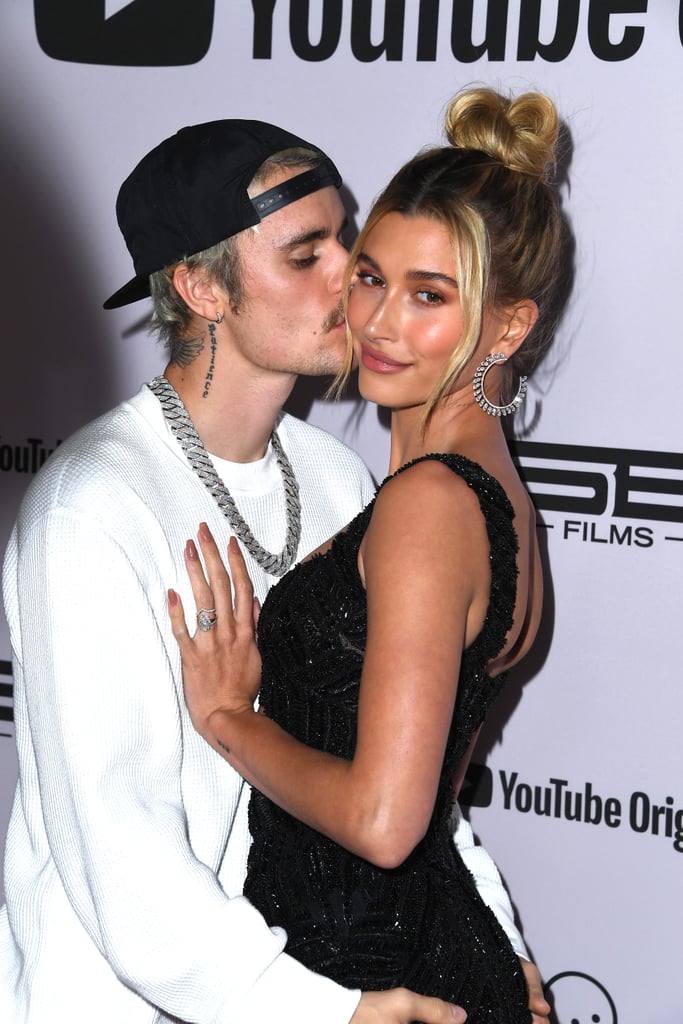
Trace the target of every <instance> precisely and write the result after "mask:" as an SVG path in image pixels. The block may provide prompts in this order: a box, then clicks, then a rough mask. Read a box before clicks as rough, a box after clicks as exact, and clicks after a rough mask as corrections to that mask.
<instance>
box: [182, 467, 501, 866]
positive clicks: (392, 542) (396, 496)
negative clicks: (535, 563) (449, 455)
mask: <svg viewBox="0 0 683 1024" xmlns="http://www.w3.org/2000/svg"><path fill="white" fill-rule="evenodd" d="M200 544H201V547H202V553H203V555H204V558H205V561H206V566H207V571H208V576H209V579H210V580H211V581H212V585H211V587H209V585H208V584H207V582H206V580H205V578H204V573H203V571H202V568H201V564H200V562H199V559H198V558H197V557H196V551H194V550H193V546H192V545H190V546H188V553H189V556H190V557H188V568H189V571H190V576H191V579H192V583H193V591H194V594H195V598H196V600H197V603H198V606H199V607H209V608H212V607H215V608H216V611H217V614H218V623H217V626H216V627H214V628H213V629H212V630H211V631H210V632H208V633H198V634H197V635H196V636H195V637H194V638H190V637H189V635H188V634H187V631H186V628H185V625H184V618H183V615H182V609H181V607H180V604H179V599H177V598H174V597H173V596H171V598H170V601H169V605H170V611H171V617H172V620H173V627H174V633H175V635H176V638H177V639H178V642H179V644H180V648H181V653H182V655H183V669H184V678H185V687H186V699H187V702H188V707H189V708H190V713H191V715H192V718H193V722H194V724H195V727H196V728H197V729H198V731H199V732H200V733H201V734H202V735H203V736H204V738H205V739H207V740H208V742H209V743H211V745H212V746H214V747H215V748H216V749H218V750H220V751H221V753H222V754H223V755H224V756H225V757H226V759H227V760H228V761H230V763H231V764H232V765H233V766H234V767H235V768H236V769H237V770H238V771H239V772H240V773H241V774H242V775H243V776H244V777H245V778H246V779H247V780H248V781H249V782H251V783H252V784H253V785H255V786H256V787H257V788H258V789H259V790H261V792H263V793H265V794H266V795H267V796H268V797H269V798H270V799H272V800H273V801H274V802H276V803H277V804H279V805H280V806H281V807H283V808H284V809H285V810H286V811H288V812H289V813H290V814H292V815H294V816H295V817H297V818H299V819H300V820H302V821H304V822H306V823H307V824H308V825H310V826H311V827H313V828H315V829H317V830H318V831H320V832H323V833H324V834H326V835H328V836H330V837H331V838H332V839H334V840H335V841H336V842H338V843H340V844H341V845H343V846H345V847H346V848H347V849H349V850H351V851H352V852H354V853H356V854H358V855H360V856H362V857H365V858H366V859H368V860H371V861H373V862H374V863H376V864H378V865H380V866H383V867H394V866H396V865H397V864H400V863H401V862H402V861H403V860H404V859H405V858H406V857H407V856H408V854H409V853H410V852H411V851H412V850H413V848H414V847H415V845H416V844H417V843H418V842H419V840H420V839H421V838H422V836H423V835H424V833H425V831H426V828H427V825H428V823H429V819H430V817H431V813H432V809H433V806H434V799H435V795H436V790H437V785H438V780H439V774H440V771H441V765H442V762H443V756H444V751H445V746H446V739H447V736H448V731H449V728H450V722H451V718H452V712H453V706H454V702H455V695H456V689H457V680H458V672H459V668H460V657H461V654H462V650H463V648H464V646H466V645H467V644H468V643H470V642H471V640H472V639H474V637H475V636H476V635H477V633H478V632H479V630H480V629H481V625H482V623H483V620H484V616H485V613H486V607H487V605H488V594H489V583H490V572H489V562H488V555H489V547H488V538H487V536H486V528H485V524H484V520H483V517H482V515H481V512H480V510H479V505H478V501H477V498H476V496H475V495H474V494H473V493H472V492H471V490H470V489H469V488H468V487H467V485H466V484H465V483H464V482H463V481H462V480H461V479H460V478H459V477H457V476H456V475H455V474H453V473H452V472H451V471H450V470H449V469H447V468H446V467H444V466H443V465H441V464H440V463H437V462H423V463H419V464H417V465H416V466H414V467H412V468H411V469H410V470H408V471H406V472H404V473H402V474H401V475H400V476H398V477H395V478H394V479H392V480H391V481H389V483H387V484H386V485H385V486H384V488H383V489H382V491H381V492H380V494H379V496H378V498H377V501H376V503H375V508H374V510H373V515H372V519H371V521H370V525H369V527H368V530H367V533H366V536H365V538H364V540H363V543H362V550H361V559H359V562H360V564H359V569H360V571H361V573H362V576H363V578H364V582H365V586H366V590H367V601H368V638H367V649H366V654H365V661H364V665H363V671H362V677H361V689H360V703H359V712H358V735H357V744H356V750H355V755H354V758H353V760H351V761H347V760H344V759H341V758H337V757H333V756H331V755H328V754H325V753H322V752H320V751H317V750H313V749H311V748H308V747H306V746H304V745H303V744H301V743H299V742H298V741H296V740H294V739H293V738H292V737H291V736H289V735H288V734H287V733H286V732H284V731H283V730H282V729H280V728H279V726H277V725H276V724H275V723H274V722H272V721H270V720H269V719H267V718H266V717H265V716H263V715H259V714H257V713H255V712H254V711H253V709H252V702H253V699H254V697H255V694H256V690H257V688H258V675H259V661H258V653H257V651H256V647H255V644H254V635H253V606H252V596H251V586H250V583H249V579H248V576H247V573H246V569H245V566H244V562H243V560H242V557H241V555H240V554H239V551H238V549H237V545H236V544H235V542H234V541H233V542H231V545H230V548H229V558H230V567H231V571H232V575H233V581H234V601H235V605H234V614H233V611H232V600H231V586H230V581H229V578H228V575H227V573H226V571H225V568H224V567H223V564H222V561H221V559H220V556H219V554H218V551H217V549H216V546H215V543H214V542H213V540H212V539H211V538H210V535H208V531H205V530H204V529H202V531H200ZM193 554H194V557H192V556H193ZM236 676H237V678H236Z"/></svg>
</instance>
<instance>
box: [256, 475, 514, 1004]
mask: <svg viewBox="0 0 683 1024" xmlns="http://www.w3.org/2000/svg"><path fill="white" fill-rule="evenodd" d="M426 457H427V458H435V459H439V460H440V461H441V462H443V463H444V464H445V465H447V466H448V467H449V468H450V469H452V470H453V472H455V473H457V474H458V475H459V476H461V477H462V478H463V479H464V480H465V481H466V482H467V484H468V485H469V486H470V487H471V488H472V489H473V490H474V492H475V493H476V494H477V497H478V499H479V503H480V506H481V510H482V512H483V515H484V518H485V521H486V527H487V531H488V537H489V544H490V560H491V581H492V582H491V595H490V600H489V608H488V612H487V615H486V620H485V623H484V626H483V629H482V631H481V633H480V634H479V636H478V637H477V638H476V640H475V641H474V642H473V643H472V644H471V645H470V647H469V648H468V649H467V650H466V651H465V652H464V653H463V657H462V664H461V670H460V678H459V683H458V691H457V698H456V704H455V712H454V716H453V723H452V725H451V730H450V734H449V737H448V743H447V748H446V754H445V759H444V764H443V769H442V772H441V777H440V782H439V787H438V792H437V797H436V804H435V807H434V812H433V815H432V818H431V822H430V825H429V828H428V831H427V833H426V835H425V837H424V839H423V840H422V841H421V842H420V843H419V845H418V846H417V847H416V849H415V850H414V851H413V853H411V855H410V856H409V857H408V859H407V860H406V861H405V862H404V863H403V864H402V865H401V866H400V867H398V868H395V869H391V870H386V869H382V868H378V867H375V866H374V865H373V864H371V863H369V862H368V861H366V860H364V859H363V858H361V857H358V856H355V855H354V854H352V853H349V852H348V851H347V850H345V849H344V848H343V847H341V846H339V845H338V844H337V843H335V842H333V841H332V840H331V839H328V838H327V837H326V836H323V835H321V834H320V833H319V832H316V831H315V830H313V829H311V828H309V827H308V826H306V825H304V824H302V823H301V822H300V821H297V820H296V819H295V818H292V817H291V816H290V815H289V814H287V813H285V811H283V810H281V809H280V808H279V807H277V806H276V805H275V804H273V803H272V802H271V801H270V800H268V799H267V798H266V797H264V796H263V795H262V794H261V793H258V792H257V791H254V793H253V794H252V797H251V803H250V808H249V825H250V829H251V833H252V837H253V845H252V847H251V852H250V855H249V864H248V876H247V881H246V884H245V888H244V892H245V895H246V896H247V897H248V898H249V899H250V900H251V902H252V903H253V904H254V905H255V906H256V907H258V908H259V910H260V911H261V912H262V913H263V915H264V916H265V918H266V920H267V921H268V923H269V924H270V925H274V924H278V925H282V926H283V927H284V928H285V929H286V931H287V934H288V942H287V952H288V953H289V954H291V955H292V956H294V957H296V958H297V959H298V960H300V961H301V962H302V963H304V964H305V965H306V966H307V967H310V968H311V969H312V970H314V971H317V972H318V973H320V974H325V975H327V976H328V977H330V978H333V979H334V980H336V981H338V982H339V983H340V984H342V985H345V986H346V987H349V988H360V989H363V990H371V989H386V988H392V987H394V986H396V985H405V986H407V987H408V988H411V989H413V990H414V991H416V992H421V993H424V994H428V995H438V996H441V997H442V998H445V999H448V1000H451V1001H453V1002H455V1003H458V1004H459V1005H461V1006H464V1007H465V1008H466V1009H467V1011H468V1013H469V1017H468V1024H480V1022H482V1021H486V1022H494V1021H495V1022H496V1024H507V1022H510V1024H512V1022H514V1024H529V1021H530V1013H529V1010H528V995H527V990H526V985H525V982H524V977H523V974H522V971H521V968H520V964H519V960H518V959H517V956H516V955H515V953H514V951H513V950H512V947H511V945H510V943H509V940H508V939H507V937H506V936H505V934H504V933H503V931H502V929H501V927H500V925H499V924H498V922H497V920H496V919H495V917H494V915H493V914H492V913H491V911H489V910H488V908H487V907H486V906H485V904H484V903H483V901H482V900H481V897H480V896H479V894H478V892H477V889H476V886H475V884H474V881H473V879H472V876H471V874H470V873H469V871H468V870H467V868H466V867H465V865H464V864H463V861H462V860H461V858H460V856H459V854H458V852H457V848H456V847H455V844H454V843H453V840H452V836H451V829H450V815H451V808H452V801H453V790H452V778H453V775H454V772H455V769H456V766H457V764H458V762H459V760H460V758H461V757H462V755H463V754H464V752H465V751H466V749H467V746H468V743H469V740H470V737H471V735H472V733H473V732H474V731H475V730H476V729H477V728H478V726H479V725H480V724H481V723H482V721H483V719H484V716H485V714H486V711H487V709H488V707H489V705H490V704H491V702H492V701H493V699H494V697H495V696H496V694H497V693H498V691H499V689H500V686H501V682H502V679H501V677H498V678H497V679H495V680H492V679H491V678H490V677H489V676H488V675H487V674H486V665H487V663H488V662H489V661H490V660H491V658H493V657H495V655H496V654H497V653H498V652H499V651H500V650H501V648H502V646H503V643H504V640H505V636H506V633H507V632H508V630H509V628H510V626H511V624H512V613H513V608H514V603H515V595H516V586H517V567H516V552H517V537H516V534H515V531H514V528H513V526H512V518H513V515H514V513H513V510H512V506H511V505H510V502H509V501H508V498H507V496H506V495H505V493H504V491H503V490H502V488H501V487H500V485H499V484H498V482H497V481H496V480H494V479H493V478H492V477H490V476H489V475H488V474H487V473H485V472H484V470H483V469H482V468H481V467H480V466H478V465H477V464H475V463H473V462H470V461H469V460H467V459H465V458H463V457H461V456H457V455H430V456H426ZM417 461H421V460H417ZM412 464H413V463H409V465H412ZM407 468H408V467H407V466H404V467H403V468H402V469H401V470H399V472H403V471H404V470H405V469H407ZM373 504H374V502H373V503H371V504H370V505H368V507H367V508H366V509H365V510H364V511H363V512H361V513H360V515H358V516H357V517H356V518H355V519H354V520H353V522H352V523H351V524H350V525H349V526H348V528H347V529H346V530H344V531H343V532H342V533H340V534H339V535H338V536H337V537H336V539H335V540H334V542H333V544H332V546H331V548H330V549H329V551H327V552H325V554H323V555H319V556H314V557H313V558H311V559H310V560H309V561H306V562H303V563H302V564H300V565H298V566H297V567H296V568H295V569H294V570H292V571H291V572H290V573H288V574H287V575H286V576H285V577H283V579H282V580H281V581H280V582H279V583H278V584H277V586H275V587H273V588H272V589H271V591H270V593H269V594H268V597H267V600H266V601H265V603H264V606H263V610H262V612H261V617H260V620H259V646H260V649H261V655H262V659H263V678H262V686H261V697H260V699H261V703H262V705H263V708H264V710H265V711H266V713H267V714H268V715H269V716H270V717H271V718H272V719H274V720H275V721H276V722H278V723H279V724H280V725H281V726H282V727H283V728H284V729H286V730H287V732H289V733H291V734H292V735H293V736H295V737H296V738H297V739H298V740H300V741H301V742H302V743H305V744H307V745H308V746H311V747H315V748H317V749H320V750H325V751H328V752H329V753H331V754H335V755H337V756H339V757H344V758H351V757H352V756H353V752H354V746H355V737H356V719H357V710H358V692H359V683H360V675H361V669H362V665H363V652H364V648H365V640H366V619H367V616H366V598H365V590H364V588H363V585H362V583H361V580H360V578H359V575H358V568H357V555H358V547H359V544H360V542H361V540H362V538H363V535H364V534H365V531H366V529H367V526H368V523H369V520H370V516H371V515H372V509H373Z"/></svg>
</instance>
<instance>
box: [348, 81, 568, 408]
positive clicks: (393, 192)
mask: <svg viewBox="0 0 683 1024" xmlns="http://www.w3.org/2000/svg"><path fill="white" fill-rule="evenodd" d="M445 131H446V137H447V139H448V143H449V145H448V146H445V147H442V148H438V149H429V150H426V151H424V152H421V153H418V155H417V156H416V157H414V158H413V159H412V160H410V161H409V162H408V163H407V164H405V165H404V166H403V167H402V168H401V169H400V170H399V171H398V172H397V173H396V174H395V175H394V177H393V178H392V180H391V181H390V182H389V184H388V185H387V187H386V188H385V189H384V191H383V192H382V193H381V194H380V196H379V197H378V198H377V199H376V200H375V202H374V204H373V206H372V209H371V210H370V213H369V215H368V219H367V221H366V223H365V225H364V227H363V229H362V231H361V232H360V235H359V236H358V239H357V240H356V243H355V245H354V246H353V249H352V251H351V254H350V258H349V265H348V267H347V271H346V277H345V282H344V294H345V295H346V296H347V297H348V293H349V288H350V284H351V279H352V276H353V271H354V267H355V263H356V260H357V257H358V254H359V253H360V252H361V251H362V250H363V247H364V245H365V242H366V239H367V237H368V235H369V233H370V232H371V231H372V229H373V228H374V227H375V225H376V224H377V223H378V222H379V221H380V220H381V219H382V217H385V216H386V215H387V214H388V213H401V214H403V215H404V216H406V217H417V216H419V217H430V218H432V219H434V220H435V221H438V222H439V223H440V224H443V225H444V226H445V227H446V229H447V230H448V233H449V236H450V239H451V243H452V248H453V259H454V263H455V271H456V277H457V280H458V286H459V290H460V303H461V309H462V316H463V333H462V336H461V338H460V341H459V344H458V345H457V347H456V349H455V351H454V352H453V354H452V356H451V358H450V360H449V362H448V365H447V366H446V368H445V370H444V373H443V374H442V376H441V379H440V380H439V381H438V382H437V384H436V385H435V387H434V388H433V390H432V392H431V394H430V395H429V396H428V398H427V401H426V404H425V411H424V416H423V423H424V424H426V423H427V421H428V419H429V417H430V415H431V413H432V412H433V410H434V407H435V405H436V404H437V402H438V401H439V400H440V399H441V398H443V397H444V396H445V395H446V394H448V393H449V392H450V391H451V390H452V389H453V387H454V385H455V383H456V381H457V379H458V377H459V375H460V374H461V373H462V371H463V369H464V367H465V366H466V365H467V363H468V362H469V361H470V359H471V358H472V355H473V353H474V351H475V349H476V347H477V344H478V342H479V338H480V334H481V329H482V322H483V317H484V313H485V312H486V311H492V310H495V309H496V308H501V307H503V306H505V305H509V304H512V303H514V302H517V301H520V300H522V299H533V301H534V302H535V303H536V305H537V306H538V310H539V316H538V320H537V323H536V326H535V327H534V328H533V330H532V331H531V332H530V334H529V336H528V337H527V338H526V340H525V342H524V344H523V345H522V346H521V347H520V349H519V350H518V351H517V352H516V353H515V355H514V356H512V358H511V359H509V360H508V362H507V363H506V364H505V367H504V377H503V386H502V396H503V398H502V400H503V402H505V401H508V400H509V398H510V397H511V395H512V394H514V392H515V390H516V380H517V379H518V378H519V376H521V375H525V376H526V375H528V373H529V372H530V371H531V369H532V368H533V366H534V365H535V364H536V362H537V361H538V359H539V358H540V357H541V355H543V354H544V352H545V350H546V349H547V347H548V345H549V344H550V341H551V340H552V335H553V332H554V327H555V322H554V320H555V318H554V316H553V315H552V314H553V307H554V299H555V293H556V290H557V286H558V272H559V267H560V246H561V217H560V206H559V199H558V196H557V193H556V190H555V189H554V187H553V186H552V184H551V181H550V174H551V171H552V170H553V169H554V167H555V148H556V145H557V139H558V131H559V120H558V116H557V111H556V110H555V107H554V105H553V103H552V101H551V100H550V99H549V98H548V97H547V96H544V95H543V94H542V93H538V92H528V93H524V94H523V95H521V96H518V97H517V98H516V99H509V98H506V97H505V96H502V95H501V94H500V93H498V92H495V91H494V90H493V89H488V88H476V89H468V90H465V91H464V92H462V93H460V94H458V95H457V96H456V97H455V98H454V99H453V100H452V101H451V103H450V104H449V106H448V109H447V111H446V117H445ZM352 361H353V350H352V348H351V343H350V339H349V345H348V348H347V355H346V361H345V365H344V367H343V369H342V371H341V372H340V374H339V376H338V378H337V379H336V381H335V382H334V384H333V386H332V389H331V392H332V393H333V394H339V393H340V391H341V389H342V387H343V385H344V383H345V381H346V379H347V378H348V375H349V373H350V370H351V366H352Z"/></svg>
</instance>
